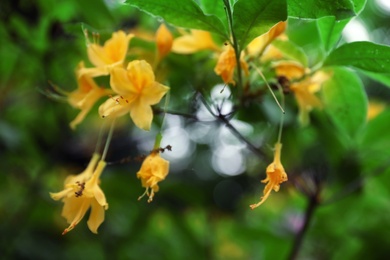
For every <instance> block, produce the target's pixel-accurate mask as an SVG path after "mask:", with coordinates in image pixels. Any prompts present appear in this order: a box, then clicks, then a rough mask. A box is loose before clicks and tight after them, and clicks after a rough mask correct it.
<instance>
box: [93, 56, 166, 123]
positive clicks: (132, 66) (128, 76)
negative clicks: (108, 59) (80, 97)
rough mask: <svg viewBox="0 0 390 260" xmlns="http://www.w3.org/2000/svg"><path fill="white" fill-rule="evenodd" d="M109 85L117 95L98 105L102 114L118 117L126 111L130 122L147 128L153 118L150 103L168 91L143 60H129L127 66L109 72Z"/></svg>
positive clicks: (159, 98) (158, 100) (153, 102)
mask: <svg viewBox="0 0 390 260" xmlns="http://www.w3.org/2000/svg"><path fill="white" fill-rule="evenodd" d="M110 84H111V87H112V89H113V90H114V92H115V93H116V94H118V95H117V96H114V97H112V98H110V99H108V100H107V101H106V102H105V103H103V104H102V105H101V106H100V107H99V113H100V115H101V116H102V117H112V118H115V117H119V116H122V115H124V114H126V113H129V112H130V117H131V119H132V120H133V122H134V124H135V125H136V126H137V127H139V128H141V129H144V130H150V127H151V124H152V120H153V110H152V108H151V106H152V105H155V104H157V103H159V102H160V100H161V99H162V97H163V96H164V95H165V93H167V91H168V90H169V88H168V87H166V86H164V85H162V84H160V83H158V82H156V81H155V77H154V72H153V70H152V67H151V66H150V65H149V63H147V62H146V61H144V60H135V61H132V62H129V64H128V66H127V69H123V68H114V69H113V70H112V71H111V81H110Z"/></svg>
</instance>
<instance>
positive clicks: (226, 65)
mask: <svg viewBox="0 0 390 260" xmlns="http://www.w3.org/2000/svg"><path fill="white" fill-rule="evenodd" d="M240 63H241V68H242V69H243V70H244V72H245V74H246V75H248V73H249V72H248V64H247V63H246V62H245V60H244V59H243V58H242V57H241V59H240ZM236 66H237V60H236V54H235V52H234V49H233V47H232V46H231V45H228V46H226V49H225V50H224V51H223V52H222V53H221V55H220V56H219V58H218V62H217V65H216V66H215V68H214V72H215V74H217V75H219V76H220V77H221V78H222V80H223V82H225V84H229V83H231V84H233V85H235V84H236V82H235V81H234V80H233V75H234V70H235V68H236Z"/></svg>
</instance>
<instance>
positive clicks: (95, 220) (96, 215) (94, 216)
mask: <svg viewBox="0 0 390 260" xmlns="http://www.w3.org/2000/svg"><path fill="white" fill-rule="evenodd" d="M104 211H105V209H104V208H103V207H102V206H101V205H100V204H99V203H98V202H97V201H96V200H92V203H91V213H90V215H89V219H88V222H87V225H88V228H89V230H91V232H92V233H95V234H97V229H98V228H99V226H100V224H102V223H103V221H104Z"/></svg>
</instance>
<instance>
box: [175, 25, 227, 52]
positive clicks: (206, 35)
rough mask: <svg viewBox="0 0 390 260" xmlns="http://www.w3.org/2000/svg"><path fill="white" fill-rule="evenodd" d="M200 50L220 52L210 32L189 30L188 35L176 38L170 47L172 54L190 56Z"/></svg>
mask: <svg viewBox="0 0 390 260" xmlns="http://www.w3.org/2000/svg"><path fill="white" fill-rule="evenodd" d="M202 50H213V51H219V50H220V48H219V47H218V46H217V45H216V44H215V42H214V40H213V38H212V37H211V34H210V32H207V31H201V30H191V33H190V34H185V35H183V36H180V37H178V38H176V39H175V40H174V41H173V45H172V52H175V53H179V54H191V53H195V52H198V51H202Z"/></svg>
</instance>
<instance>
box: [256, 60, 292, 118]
mask: <svg viewBox="0 0 390 260" xmlns="http://www.w3.org/2000/svg"><path fill="white" fill-rule="evenodd" d="M252 65H253V67H254V68H255V70H256V71H257V73H259V75H260V76H261V77H262V78H263V80H264V82H265V85H266V86H267V87H268V90H269V91H270V92H271V95H272V97H273V98H274V99H275V101H276V104H277V105H278V106H279V108H280V110H282V113H283V114H284V113H286V112H285V111H284V109H283V107H282V106H281V105H280V103H279V101H278V99H277V98H276V96H275V93H274V92H273V91H272V88H271V87H270V85H269V84H268V82H267V80H266V79H265V77H264V75H263V73H262V72H261V71H260V70H259V68H257V67H256V66H255V65H254V64H252Z"/></svg>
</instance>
